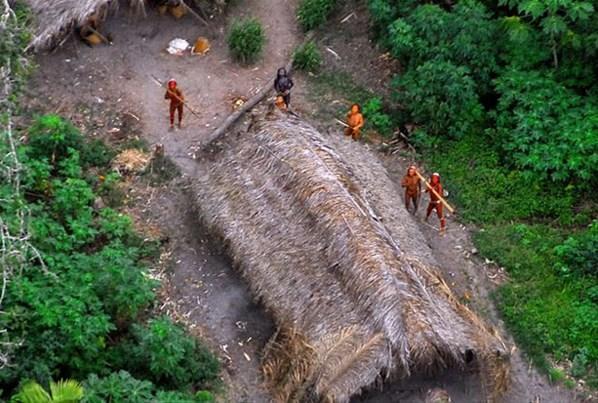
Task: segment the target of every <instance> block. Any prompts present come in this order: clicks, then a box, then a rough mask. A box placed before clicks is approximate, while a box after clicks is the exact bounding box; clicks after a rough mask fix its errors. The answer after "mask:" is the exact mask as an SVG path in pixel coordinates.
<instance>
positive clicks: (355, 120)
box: [345, 104, 365, 140]
mask: <svg viewBox="0 0 598 403" xmlns="http://www.w3.org/2000/svg"><path fill="white" fill-rule="evenodd" d="M364 124H365V120H364V119H363V115H362V114H361V108H360V107H359V105H358V104H353V105H351V110H349V113H347V125H348V126H349V127H347V128H346V129H345V136H351V138H352V139H353V140H358V139H359V136H361V128H362V127H363V125H364Z"/></svg>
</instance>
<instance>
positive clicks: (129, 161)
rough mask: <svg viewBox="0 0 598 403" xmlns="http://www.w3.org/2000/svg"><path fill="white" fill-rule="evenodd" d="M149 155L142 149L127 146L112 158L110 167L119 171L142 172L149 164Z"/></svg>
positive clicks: (123, 172) (124, 172)
mask: <svg viewBox="0 0 598 403" xmlns="http://www.w3.org/2000/svg"><path fill="white" fill-rule="evenodd" d="M150 159H151V156H150V155H149V154H147V153H145V152H143V151H142V150H139V149H136V148H129V149H126V150H124V151H122V152H121V153H120V154H118V155H117V156H116V157H114V159H113V160H112V163H111V165H112V169H113V170H115V171H117V172H119V173H121V174H126V173H139V172H143V171H144V170H145V168H147V165H148V164H149V162H150Z"/></svg>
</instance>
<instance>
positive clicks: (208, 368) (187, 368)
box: [123, 317, 220, 389]
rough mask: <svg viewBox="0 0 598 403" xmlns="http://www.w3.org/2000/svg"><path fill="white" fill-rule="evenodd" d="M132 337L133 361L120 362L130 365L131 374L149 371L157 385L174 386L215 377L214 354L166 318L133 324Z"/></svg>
mask: <svg viewBox="0 0 598 403" xmlns="http://www.w3.org/2000/svg"><path fill="white" fill-rule="evenodd" d="M133 336H134V338H135V344H134V345H132V346H131V347H130V352H131V354H132V356H133V357H134V359H135V362H134V363H133V362H130V363H123V365H128V366H132V368H131V371H132V372H133V373H140V374H148V375H149V376H150V379H152V380H153V381H154V382H156V383H157V384H160V385H168V386H170V387H173V388H177V389H178V388H184V387H188V386H190V385H207V384H209V383H211V382H214V381H215V380H216V378H217V376H218V371H219V370H220V365H219V363H218V360H217V359H216V357H214V356H213V355H212V354H211V353H210V352H209V351H208V350H207V349H206V348H205V347H203V346H201V345H199V344H198V343H197V341H196V340H195V339H194V338H193V337H191V336H188V335H186V334H185V332H184V330H183V329H182V328H181V327H180V326H178V325H176V324H174V323H172V321H171V320H170V319H169V318H168V317H161V318H156V319H152V320H150V321H149V322H148V324H147V326H140V325H134V326H133ZM140 371H141V372H140Z"/></svg>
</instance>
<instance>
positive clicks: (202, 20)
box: [181, 0, 210, 27]
mask: <svg viewBox="0 0 598 403" xmlns="http://www.w3.org/2000/svg"><path fill="white" fill-rule="evenodd" d="M181 4H182V5H183V7H185V8H186V9H187V11H189V12H190V13H191V14H192V15H193V16H194V17H195V18H197V19H198V20H199V21H200V22H201V23H203V24H204V25H205V26H206V27H209V26H210V24H208V22H207V21H206V20H205V19H203V18H202V17H201V16H200V15H199V14H197V13H196V12H195V10H193V9H192V8H191V7H189V5H188V4H187V3H185V0H181Z"/></svg>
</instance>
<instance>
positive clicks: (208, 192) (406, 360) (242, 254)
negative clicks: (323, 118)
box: [194, 112, 508, 402]
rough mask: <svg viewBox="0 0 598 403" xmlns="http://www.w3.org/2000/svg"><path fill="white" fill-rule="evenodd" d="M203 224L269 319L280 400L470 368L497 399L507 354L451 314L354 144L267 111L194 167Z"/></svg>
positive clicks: (414, 233)
mask: <svg viewBox="0 0 598 403" xmlns="http://www.w3.org/2000/svg"><path fill="white" fill-rule="evenodd" d="M200 164H202V166H201V167H200V168H201V169H198V172H199V173H198V176H197V178H196V180H195V183H194V190H195V193H196V199H197V200H196V201H197V206H198V209H199V213H200V216H201V218H202V220H203V221H204V223H205V224H206V225H207V226H208V228H209V229H210V230H211V232H212V233H214V234H216V235H218V236H219V237H220V238H221V239H222V240H223V241H224V243H225V245H226V246H227V249H228V253H229V254H230V256H231V257H232V259H233V261H234V262H235V264H236V265H237V266H238V268H239V270H240V271H241V273H242V274H243V276H244V277H245V279H246V280H247V282H248V283H249V285H250V287H251V290H252V292H253V294H254V295H255V296H256V298H258V299H259V300H261V302H262V303H263V305H264V306H265V307H266V309H268V310H269V311H270V312H271V313H272V315H273V317H274V318H275V320H276V323H277V327H278V330H277V332H276V334H274V335H273V337H272V339H271V341H270V342H269V344H268V346H267V347H266V350H265V352H264V358H263V371H264V376H265V379H266V381H267V383H268V385H269V386H270V388H271V391H272V393H273V396H274V397H275V399H276V400H277V401H293V402H299V401H301V402H303V401H326V402H346V401H348V400H349V398H350V396H351V395H353V394H355V393H358V392H359V391H360V390H361V389H362V388H364V387H367V386H368V385H371V384H372V383H373V382H375V381H376V380H377V379H378V378H380V377H381V376H385V375H391V374H396V375H397V376H400V377H408V376H409V375H410V374H412V373H414V372H429V371H434V370H437V369H442V368H446V367H459V368H464V367H466V366H468V365H471V364H473V365H477V368H479V369H480V372H481V374H482V379H484V386H485V387H486V390H487V391H488V397H489V398H490V399H491V398H493V396H495V395H496V394H498V393H499V392H500V391H501V388H502V387H503V386H504V385H505V383H506V378H507V374H508V350H507V348H506V347H505V345H504V343H503V342H502V341H501V339H500V338H499V336H497V335H496V333H495V332H494V331H493V330H492V329H491V328H489V327H487V326H486V325H484V324H483V323H482V322H481V321H480V320H479V319H478V318H477V317H476V315H475V314H474V313H472V312H471V311H470V310H469V309H468V308H466V307H465V306H463V305H462V304H460V303H459V302H458V301H457V300H456V299H455V297H454V296H453V294H452V293H451V291H450V289H449V287H448V286H447V285H446V283H445V282H444V281H443V280H442V277H441V276H440V275H439V274H438V273H437V272H436V271H435V270H434V268H433V266H434V265H435V264H436V262H435V261H434V259H433V257H432V255H431V254H430V252H429V247H428V246H427V245H426V243H425V241H424V239H423V237H422V236H421V235H420V233H419V231H418V230H417V228H416V224H415V223H414V222H413V219H412V218H411V217H410V216H409V214H408V213H407V212H406V211H405V210H404V209H403V208H402V207H401V206H402V202H401V198H400V196H399V193H398V191H397V189H396V187H395V185H394V184H393V182H392V181H391V180H390V179H389V178H388V176H387V174H386V172H385V170H384V168H383V167H382V166H381V164H380V163H379V162H378V161H377V159H376V157H375V156H373V155H372V154H370V153H369V152H368V151H367V150H365V149H364V147H362V146H360V145H358V144H354V143H353V142H351V141H349V140H347V139H344V138H341V137H338V138H333V137H330V136H326V137H325V136H323V135H321V134H320V133H318V132H317V131H316V130H315V129H314V128H313V127H311V126H310V125H308V124H306V123H305V122H303V121H301V120H300V119H298V118H296V117H293V116H290V115H283V114H281V113H279V112H274V113H270V114H269V115H267V116H266V117H265V118H263V119H259V120H258V121H257V123H255V124H254V125H253V127H252V130H251V131H250V132H248V133H244V134H243V135H241V136H239V137H238V136H229V139H228V140H225V142H224V144H223V146H222V149H221V150H220V151H218V152H217V153H215V154H210V155H207V156H206V157H205V158H202V160H201V161H200Z"/></svg>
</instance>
